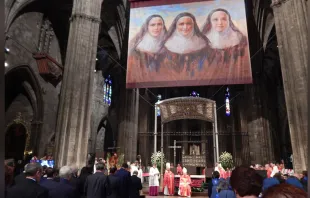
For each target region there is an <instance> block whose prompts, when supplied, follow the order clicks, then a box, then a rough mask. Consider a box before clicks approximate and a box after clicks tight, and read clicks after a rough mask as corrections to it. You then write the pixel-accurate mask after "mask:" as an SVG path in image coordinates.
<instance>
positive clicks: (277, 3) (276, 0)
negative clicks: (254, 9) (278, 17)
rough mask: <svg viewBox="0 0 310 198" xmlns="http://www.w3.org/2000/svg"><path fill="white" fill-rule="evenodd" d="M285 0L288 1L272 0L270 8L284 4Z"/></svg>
mask: <svg viewBox="0 0 310 198" xmlns="http://www.w3.org/2000/svg"><path fill="white" fill-rule="evenodd" d="M287 1H289V0H272V1H271V5H270V7H271V8H274V7H280V6H281V5H282V4H284V3H285V2H287Z"/></svg>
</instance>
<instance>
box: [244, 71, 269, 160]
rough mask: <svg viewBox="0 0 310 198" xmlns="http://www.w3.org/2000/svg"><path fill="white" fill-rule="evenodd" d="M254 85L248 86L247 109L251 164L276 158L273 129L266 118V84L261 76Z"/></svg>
mask: <svg viewBox="0 0 310 198" xmlns="http://www.w3.org/2000/svg"><path fill="white" fill-rule="evenodd" d="M255 80H256V82H255V83H254V84H253V85H247V86H246V93H247V95H248V99H247V102H248V104H247V109H244V110H245V111H246V112H247V113H246V115H247V117H246V118H247V131H248V133H249V149H250V158H251V164H265V163H268V162H270V161H273V160H274V156H273V147H272V144H271V141H270V140H271V138H272V135H271V130H270V126H269V121H268V119H266V116H267V114H266V112H265V111H266V108H267V103H266V101H265V100H264V98H266V92H265V90H264V87H265V86H266V85H265V84H264V83H263V82H262V80H261V79H259V77H256V78H255Z"/></svg>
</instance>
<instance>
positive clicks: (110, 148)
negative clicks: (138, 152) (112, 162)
mask: <svg viewBox="0 0 310 198" xmlns="http://www.w3.org/2000/svg"><path fill="white" fill-rule="evenodd" d="M119 148H121V147H116V141H113V147H108V150H111V152H113V151H115V152H116V149H119Z"/></svg>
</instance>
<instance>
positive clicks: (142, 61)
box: [126, 0, 252, 88]
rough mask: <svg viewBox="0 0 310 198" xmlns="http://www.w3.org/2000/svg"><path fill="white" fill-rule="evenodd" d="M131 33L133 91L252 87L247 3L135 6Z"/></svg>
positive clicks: (182, 1)
mask: <svg viewBox="0 0 310 198" xmlns="http://www.w3.org/2000/svg"><path fill="white" fill-rule="evenodd" d="M167 2H169V4H168V3H167ZM129 28H130V31H129V44H128V60H127V78H126V87H127V88H151V87H179V86H206V85H228V84H250V83H252V72H251V63H250V55H249V45H248V31H247V23H246V14H245V5H244V0H215V1H201V0H196V1H193V0H187V1H186V0H170V1H163V0H150V1H138V2H136V1H134V2H131V10H130V27H129Z"/></svg>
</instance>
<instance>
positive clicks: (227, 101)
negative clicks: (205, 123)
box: [225, 87, 230, 116]
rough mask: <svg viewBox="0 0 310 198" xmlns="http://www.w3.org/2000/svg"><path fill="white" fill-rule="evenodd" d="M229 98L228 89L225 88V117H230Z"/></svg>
mask: <svg viewBox="0 0 310 198" xmlns="http://www.w3.org/2000/svg"><path fill="white" fill-rule="evenodd" d="M229 97H230V94H229V88H228V87H227V89H226V94H225V106H226V112H225V113H226V116H230V104H229V102H230V101H229Z"/></svg>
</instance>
